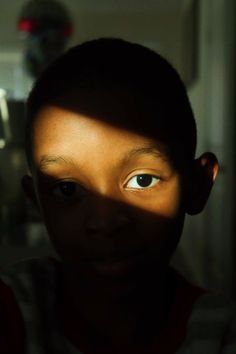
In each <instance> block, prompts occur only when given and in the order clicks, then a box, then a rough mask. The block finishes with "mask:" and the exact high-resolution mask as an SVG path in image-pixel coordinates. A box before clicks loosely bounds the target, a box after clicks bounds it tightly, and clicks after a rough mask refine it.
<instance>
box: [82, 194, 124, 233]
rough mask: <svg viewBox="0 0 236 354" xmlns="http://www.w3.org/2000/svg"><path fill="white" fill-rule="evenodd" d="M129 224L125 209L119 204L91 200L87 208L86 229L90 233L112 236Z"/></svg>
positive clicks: (103, 200)
mask: <svg viewBox="0 0 236 354" xmlns="http://www.w3.org/2000/svg"><path fill="white" fill-rule="evenodd" d="M129 223H130V221H129V217H128V215H127V213H126V211H125V208H124V207H123V206H122V205H120V203H119V202H115V201H110V200H106V199H105V198H93V199H92V201H91V204H90V206H89V210H88V214H87V220H86V228H87V230H88V231H89V232H90V233H102V234H114V233H115V232H119V231H121V230H122V229H123V228H126V227H127V226H128V224H129Z"/></svg>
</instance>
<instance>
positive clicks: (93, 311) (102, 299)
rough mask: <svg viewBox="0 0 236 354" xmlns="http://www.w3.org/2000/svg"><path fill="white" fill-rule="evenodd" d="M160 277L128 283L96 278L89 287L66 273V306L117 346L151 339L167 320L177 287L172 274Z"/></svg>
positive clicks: (120, 280) (143, 278) (88, 284)
mask: <svg viewBox="0 0 236 354" xmlns="http://www.w3.org/2000/svg"><path fill="white" fill-rule="evenodd" d="M157 274H159V273H157V272H153V273H152V274H150V276H148V277H147V276H145V277H139V278H138V279H135V278H134V279H133V278H132V280H131V279H129V280H127V281H126V280H124V279H119V280H114V279H109V281H108V280H107V279H106V280H104V279H101V278H97V279H93V281H92V280H91V279H90V283H88V282H85V281H81V282H78V281H77V280H75V279H76V277H75V276H74V275H73V274H71V273H70V275H69V274H67V273H66V272H63V303H64V304H70V308H71V311H70V312H71V313H72V314H74V315H75V318H78V314H79V317H80V318H81V317H82V318H83V319H84V321H85V322H86V323H87V324H88V325H89V327H90V328H93V330H94V331H95V332H96V333H97V334H99V333H100V334H101V335H106V336H109V337H111V338H116V339H115V340H116V341H118V342H119V341H122V342H124V341H128V338H129V341H130V340H131V341H132V340H133V339H134V338H136V339H137V338H141V337H140V334H141V333H142V337H143V334H144V333H145V332H146V334H148V335H150V334H151V328H152V329H153V328H154V329H155V331H158V329H160V328H161V327H162V326H163V323H164V322H165V321H166V320H167V316H168V313H169V309H170V305H171V302H172V301H171V300H172V298H170V296H169V294H171V295H172V296H173V293H174V291H173V290H174V288H173V286H174V285H173V281H172V280H171V279H172V277H171V276H170V272H169V271H166V272H164V274H163V273H162V274H161V275H159V276H157ZM77 279H78V278H77ZM91 284H92V285H91ZM66 306H67V305H66ZM154 323H155V327H154V326H153V324H154ZM148 324H150V327H149V328H148ZM155 334H156V333H155ZM136 339H135V341H136Z"/></svg>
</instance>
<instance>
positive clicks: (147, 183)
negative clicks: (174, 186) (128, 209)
mask: <svg viewBox="0 0 236 354" xmlns="http://www.w3.org/2000/svg"><path fill="white" fill-rule="evenodd" d="M159 181H160V178H158V177H156V176H153V175H150V174H140V175H136V176H134V177H132V178H131V179H130V180H129V181H128V183H127V184H126V187H127V188H131V189H144V188H150V187H153V186H155V185H156V184H157V183H158V182H159Z"/></svg>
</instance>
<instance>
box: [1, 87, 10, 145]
mask: <svg viewBox="0 0 236 354" xmlns="http://www.w3.org/2000/svg"><path fill="white" fill-rule="evenodd" d="M0 119H1V124H2V131H3V137H1V138H0V149H3V148H4V147H5V146H6V143H9V142H10V141H11V129H10V123H9V112H8V107H7V99H6V91H5V90H4V89H2V88H0Z"/></svg>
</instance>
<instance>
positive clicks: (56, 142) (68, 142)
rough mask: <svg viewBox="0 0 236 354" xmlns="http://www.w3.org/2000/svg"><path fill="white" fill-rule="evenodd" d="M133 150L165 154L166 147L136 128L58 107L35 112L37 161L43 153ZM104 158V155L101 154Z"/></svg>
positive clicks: (119, 151)
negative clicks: (157, 151)
mask: <svg viewBox="0 0 236 354" xmlns="http://www.w3.org/2000/svg"><path fill="white" fill-rule="evenodd" d="M135 147H142V148H144V149H145V148H146V149H148V148H153V149H158V150H159V151H160V152H161V153H162V154H163V155H165V154H167V151H166V146H165V145H164V144H162V143H161V142H158V141H157V140H154V139H152V138H150V137H149V136H145V135H141V134H140V133H138V132H137V131H136V130H135V128H134V130H130V129H127V128H125V127H124V126H122V125H117V124H112V123H111V122H107V121H104V120H101V119H99V118H96V117H89V116H86V115H84V114H81V113H79V112H75V111H71V110H67V109H64V108H60V107H57V106H52V105H50V106H46V107H44V108H43V109H41V111H40V112H39V113H38V115H37V117H36V119H35V121H34V125H33V152H34V157H35V158H36V160H38V159H39V157H40V156H42V155H44V154H50V153H58V154H64V153H67V154H75V152H76V151H77V149H79V155H80V156H83V154H86V153H90V155H91V156H92V155H94V156H95V155H96V153H103V152H104V154H105V153H106V154H107V152H109V151H110V152H112V153H113V154H115V153H117V154H118V153H122V152H123V153H125V152H126V151H127V150H129V149H134V148H135ZM104 156H105V155H104Z"/></svg>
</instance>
